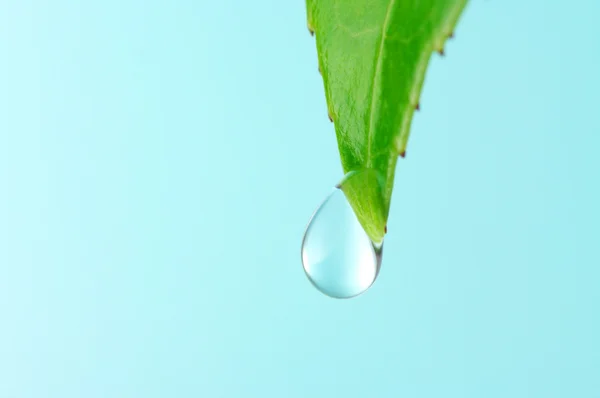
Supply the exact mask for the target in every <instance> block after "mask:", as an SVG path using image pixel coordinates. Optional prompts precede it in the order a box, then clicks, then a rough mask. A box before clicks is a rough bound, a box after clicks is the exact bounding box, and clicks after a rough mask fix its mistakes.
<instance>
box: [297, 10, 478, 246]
mask: <svg viewBox="0 0 600 398" xmlns="http://www.w3.org/2000/svg"><path fill="white" fill-rule="evenodd" d="M466 2H467V0H306V7H307V14H308V28H309V30H310V31H311V32H314V33H315V35H316V41H317V52H318V56H319V70H320V71H321V74H322V76H323V82H324V85H325V96H326V99H327V107H328V111H329V116H330V118H331V119H332V120H333V122H334V123H335V132H336V136H337V141H338V148H339V152H340V158H341V161H342V167H343V169H344V172H345V173H349V172H360V171H363V170H369V172H368V173H361V174H360V175H361V176H362V177H361V178H358V179H347V181H348V182H347V183H343V184H342V189H343V190H344V193H345V194H346V197H347V198H348V200H349V202H350V204H351V205H352V208H353V209H354V211H355V212H356V214H357V216H358V219H359V220H360V222H361V224H362V226H363V228H365V231H366V232H367V233H368V234H369V236H370V237H371V239H373V241H375V242H381V241H382V240H383V236H384V234H385V229H386V223H387V218H388V213H389V207H390V201H391V197H392V189H393V185H394V172H395V169H396V161H397V159H398V155H399V154H404V153H405V151H406V144H407V141H408V136H409V132H410V124H411V120H412V116H413V113H414V111H415V109H416V108H418V105H419V96H420V92H421V87H422V85H423V80H424V78H425V72H426V70H427V64H428V63H429V59H430V57H431V54H432V53H433V52H435V51H437V52H439V53H441V54H443V48H444V42H445V41H446V39H447V38H448V37H450V36H451V35H452V32H453V30H454V26H455V25H456V23H457V21H458V18H459V16H460V14H461V12H462V10H463V8H464V7H465V4H466ZM378 196H379V197H378Z"/></svg>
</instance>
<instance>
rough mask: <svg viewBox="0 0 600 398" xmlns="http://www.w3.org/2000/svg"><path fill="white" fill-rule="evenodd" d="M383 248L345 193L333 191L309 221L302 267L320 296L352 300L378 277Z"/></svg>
mask: <svg viewBox="0 0 600 398" xmlns="http://www.w3.org/2000/svg"><path fill="white" fill-rule="evenodd" d="M382 248H383V244H375V243H373V242H372V241H371V239H370V238H369V236H368V235H367V233H366V232H365V230H364V229H363V227H362V226H361V224H360V222H359V221H358V218H357V217H356V214H355V213H354V210H352V207H351V206H350V203H348V200H347V199H346V196H345V195H344V192H343V191H342V190H341V189H339V188H335V189H334V191H333V192H332V193H331V195H329V196H328V197H327V199H325V201H324V202H323V203H322V204H321V206H319V208H318V209H317V210H316V211H315V213H314V214H313V216H312V217H311V219H310V221H309V223H308V226H307V228H306V232H305V233H304V239H303V240H302V265H303V267H304V271H305V273H306V276H308V279H309V280H310V281H311V282H312V284H313V285H314V286H315V287H316V288H317V289H318V290H320V291H321V292H322V293H324V294H326V295H328V296H330V297H334V298H351V297H355V296H358V295H359V294H361V293H363V292H365V291H366V290H367V289H369V287H371V285H372V284H373V282H375V279H376V278H377V275H378V274H379V269H380V266H381V255H382Z"/></svg>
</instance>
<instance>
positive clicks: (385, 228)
mask: <svg viewBox="0 0 600 398" xmlns="http://www.w3.org/2000/svg"><path fill="white" fill-rule="evenodd" d="M383 232H385V233H386V234H387V225H386V226H385V227H384V228H383Z"/></svg>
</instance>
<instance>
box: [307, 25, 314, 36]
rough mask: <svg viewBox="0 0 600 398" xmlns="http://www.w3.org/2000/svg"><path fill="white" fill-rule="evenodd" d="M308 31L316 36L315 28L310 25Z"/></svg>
mask: <svg viewBox="0 0 600 398" xmlns="http://www.w3.org/2000/svg"><path fill="white" fill-rule="evenodd" d="M308 33H310V35H311V36H314V35H315V30H314V29H313V28H311V27H310V26H309V27H308Z"/></svg>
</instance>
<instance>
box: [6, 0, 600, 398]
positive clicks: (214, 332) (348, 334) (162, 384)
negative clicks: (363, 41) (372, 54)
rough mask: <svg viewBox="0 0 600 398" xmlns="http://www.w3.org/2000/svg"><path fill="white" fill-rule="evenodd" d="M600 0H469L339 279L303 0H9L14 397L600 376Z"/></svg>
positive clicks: (253, 393)
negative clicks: (362, 290)
mask: <svg viewBox="0 0 600 398" xmlns="http://www.w3.org/2000/svg"><path fill="white" fill-rule="evenodd" d="M599 4H600V3H598V2H595V1H591V0H589V1H583V0H582V1H578V2H571V3H569V2H567V1H541V0H537V1H536V0H531V1H527V2H524V1H517V0H504V1H482V0H473V1H472V2H471V4H470V5H469V6H468V8H467V10H466V12H465V13H464V15H463V18H462V20H461V23H460V24H459V27H458V29H457V31H456V37H455V39H453V40H451V41H449V42H448V44H447V46H446V56H445V57H444V58H441V57H440V56H438V55H437V54H436V55H434V56H433V57H432V63H431V68H430V70H429V73H428V76H427V80H426V83H425V87H424V91H423V95H422V99H421V112H420V113H418V114H416V116H415V119H414V122H413V129H412V136H411V139H410V143H409V147H408V151H407V157H406V159H404V160H401V161H400V162H399V163H398V173H397V176H396V183H397V185H396V188H395V192H394V196H393V201H392V209H391V215H390V220H389V223H388V227H389V233H388V236H387V240H386V248H385V253H384V260H383V268H382V272H381V274H380V276H379V280H378V281H377V282H376V283H375V285H374V286H373V287H372V289H371V290H369V291H368V292H367V293H366V294H364V295H362V296H360V297H358V298H356V299H352V300H346V301H339V300H333V299H330V298H327V297H325V296H323V295H322V294H320V293H318V292H317V291H316V290H315V289H314V288H313V287H312V286H311V284H310V283H309V282H308V280H307V279H306V277H305V276H304V274H303V271H302V267H301V264H300V241H301V238H302V234H303V231H304V228H305V224H306V222H307V221H308V219H309V217H310V215H311V213H312V211H313V210H314V209H315V207H316V206H317V205H318V203H319V202H320V201H321V200H322V199H323V198H324V197H325V195H326V194H327V193H329V192H330V189H331V187H332V186H333V185H334V184H335V183H336V182H337V181H338V180H339V179H340V178H341V167H340V162H339V158H338V155H337V147H336V142H335V136H334V131H333V126H332V125H331V124H330V123H329V121H328V120H327V111H326V106H325V99H324V93H323V88H322V82H321V79H320V77H319V74H318V73H317V60H316V49H315V43H314V39H313V38H311V37H310V36H309V34H308V32H307V29H306V24H305V11H304V4H303V2H302V1H295V2H291V1H281V0H257V1H252V2H251V1H241V0H238V1H231V0H230V1H211V2H208V1H197V0H196V1H193V0H176V1H170V2H165V1H141V0H120V1H116V0H111V1H102V2H100V1H75V0H71V1H69V0H53V1H49V0H18V1H17V0H8V1H4V2H2V3H0V317H1V318H0V397H2V398H22V397H23V398H29V397H32V398H33V397H36V398H37V397H49V398H71V397H73V398H74V397H77V398H79V397H86V398H92V397H98V398H101V397H102V398H104V397H111V398H117V397H144V398H151V397H211V398H212V397H290V398H293V397H299V398H300V397H436V398H439V397H445V398H450V397H457V398H458V397H460V398H465V397H474V398H475V397H477V398H480V397H488V398H489V397H503V398H504V397H511V398H515V397H544V398H547V397H578V398H583V397H600V310H599V305H600V289H599V286H600V254H599V247H600V242H599V237H600V228H599V224H600V210H599V209H598V207H599V206H598V204H599V203H600V188H599V187H600V178H599V171H600V156H599V155H598V151H599V147H600V121H599V117H598V104H599V100H600V94H599V93H600V79H598V71H599V70H600V47H599V46H598V38H599V37H600V25H598V23H597V16H598V15H599V12H600V5H599Z"/></svg>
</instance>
